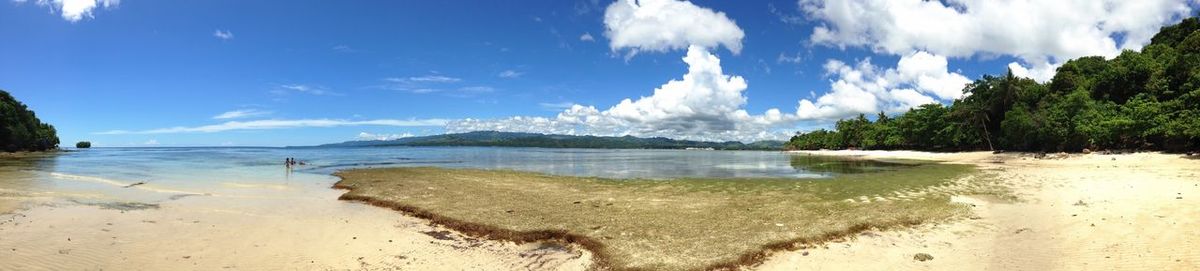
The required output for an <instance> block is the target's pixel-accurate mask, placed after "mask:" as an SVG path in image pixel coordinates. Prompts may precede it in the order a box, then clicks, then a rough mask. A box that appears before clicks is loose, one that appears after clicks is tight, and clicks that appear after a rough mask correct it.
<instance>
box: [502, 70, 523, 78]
mask: <svg viewBox="0 0 1200 271" xmlns="http://www.w3.org/2000/svg"><path fill="white" fill-rule="evenodd" d="M521 75H525V73H523V72H518V71H514V70H505V71H502V72H500V74H497V75H496V76H499V77H500V78H517V77H521Z"/></svg>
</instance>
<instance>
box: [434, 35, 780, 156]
mask: <svg viewBox="0 0 1200 271" xmlns="http://www.w3.org/2000/svg"><path fill="white" fill-rule="evenodd" d="M683 61H684V62H685V63H687V65H688V72H687V73H686V74H684V75H683V78H680V79H675V80H670V81H668V82H667V83H666V84H663V85H662V86H660V87H658V88H657V89H654V91H653V94H652V95H650V96H645V97H641V98H638V99H636V100H635V99H625V100H622V101H621V102H619V103H617V104H616V105H614V106H612V107H610V108H608V109H606V110H603V111H601V110H599V109H597V108H596V107H594V106H584V105H578V104H573V105H571V106H570V108H567V109H566V110H563V111H562V112H560V113H559V114H558V115H557V116H555V117H524V116H518V117H510V118H503V119H491V120H482V119H465V120H457V121H451V122H450V123H448V124H447V126H446V130H447V131H448V132H467V131H480V130H495V131H513V132H538V133H553V134H571V135H576V134H586V135H608V136H623V135H634V136H663V137H671V138H684V139H697V140H742V141H754V140H762V139H780V138H784V137H786V135H787V134H788V132H786V131H777V130H775V129H774V128H775V127H776V126H777V125H778V124H781V123H785V122H788V121H790V120H792V119H793V117H792V116H789V115H786V114H783V113H782V112H780V111H779V110H778V109H770V110H768V111H766V112H765V113H763V114H761V115H751V114H749V113H748V112H746V110H744V109H743V107H744V106H745V104H746V97H745V96H744V95H743V93H744V92H745V90H746V88H747V83H746V80H745V79H744V78H742V77H741V76H734V75H726V74H725V73H724V71H723V70H722V69H721V60H720V59H718V58H717V56H716V55H713V54H712V53H711V52H709V51H708V50H706V49H705V48H704V47H701V46H691V47H689V48H688V51H687V55H686V56H685V57H684V58H683Z"/></svg>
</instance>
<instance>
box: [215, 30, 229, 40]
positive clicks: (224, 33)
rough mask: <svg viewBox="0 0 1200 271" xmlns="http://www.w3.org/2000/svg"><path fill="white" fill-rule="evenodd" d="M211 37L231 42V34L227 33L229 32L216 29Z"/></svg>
mask: <svg viewBox="0 0 1200 271" xmlns="http://www.w3.org/2000/svg"><path fill="white" fill-rule="evenodd" d="M213 37H216V38H218V39H221V40H231V39H233V32H229V30H220V29H217V30H215V31H213Z"/></svg>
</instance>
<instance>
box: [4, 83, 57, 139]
mask: <svg viewBox="0 0 1200 271" xmlns="http://www.w3.org/2000/svg"><path fill="white" fill-rule="evenodd" d="M58 143H59V142H58V133H57V131H56V130H55V129H54V126H51V125H49V124H46V123H43V122H42V121H41V120H38V118H37V115H36V114H34V113H33V111H31V110H29V108H28V107H26V106H25V104H23V103H21V102H20V101H17V99H16V98H13V96H12V95H11V94H9V93H8V92H7V91H4V90H0V147H2V148H4V150H5V151H9V152H14V151H44V150H50V149H54V148H58Z"/></svg>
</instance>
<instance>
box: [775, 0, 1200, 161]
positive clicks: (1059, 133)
mask: <svg viewBox="0 0 1200 271" xmlns="http://www.w3.org/2000/svg"><path fill="white" fill-rule="evenodd" d="M1198 30H1200V20H1198V19H1197V18H1188V19H1186V20H1184V21H1183V22H1181V23H1179V24H1177V25H1173V26H1168V27H1164V28H1162V30H1161V31H1160V32H1159V33H1158V34H1157V35H1155V36H1154V38H1153V39H1151V43H1150V45H1147V46H1146V47H1145V48H1143V49H1142V51H1141V52H1137V51H1130V50H1126V51H1124V52H1123V53H1121V54H1120V55H1118V56H1117V57H1115V58H1113V59H1111V60H1106V59H1104V58H1103V57H1083V58H1079V59H1074V60H1071V61H1068V62H1067V63H1065V64H1063V65H1062V66H1061V67H1059V68H1058V71H1057V74H1056V75H1055V76H1054V78H1053V79H1051V80H1050V81H1049V82H1047V83H1044V84H1043V83H1038V82H1036V81H1033V80H1031V79H1026V78H1018V77H1015V76H1013V75H1012V73H1011V71H1010V72H1009V73H1008V74H1006V75H1004V76H990V75H989V76H984V77H983V78H982V79H979V80H976V81H975V82H974V83H971V84H969V85H967V86H966V87H965V88H964V89H963V92H964V94H966V96H965V98H962V99H960V100H956V101H954V103H953V104H951V105H950V106H943V105H940V104H929V105H924V106H921V107H918V108H914V109H911V110H909V111H908V112H907V113H904V114H900V115H898V116H895V117H889V116H887V115H885V114H883V113H880V114H879V116H878V117H877V118H876V119H875V120H874V121H871V120H869V119H867V118H866V116H864V115H859V116H858V117H857V118H851V119H844V120H840V121H838V122H837V124H836V127H835V130H833V131H830V130H817V131H812V132H808V133H798V134H797V135H796V136H794V137H792V139H791V140H790V141H789V142H788V143H787V147H788V148H791V149H843V148H857V149H917V150H989V149H999V150H1013V151H1080V150H1083V149H1085V148H1087V149H1092V150H1099V149H1143V150H1168V151H1182V150H1196V149H1200V31H1198Z"/></svg>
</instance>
